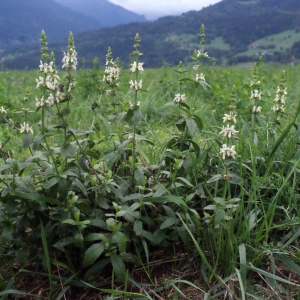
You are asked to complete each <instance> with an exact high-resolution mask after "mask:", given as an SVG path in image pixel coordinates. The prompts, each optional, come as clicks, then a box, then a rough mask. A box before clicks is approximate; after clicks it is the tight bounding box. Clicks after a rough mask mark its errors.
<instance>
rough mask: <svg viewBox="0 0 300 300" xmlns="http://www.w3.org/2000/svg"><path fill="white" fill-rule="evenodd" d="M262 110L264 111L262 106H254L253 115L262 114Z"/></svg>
mask: <svg viewBox="0 0 300 300" xmlns="http://www.w3.org/2000/svg"><path fill="white" fill-rule="evenodd" d="M261 109H262V107H261V106H255V105H254V106H253V108H252V112H253V113H257V114H260V113H261Z"/></svg>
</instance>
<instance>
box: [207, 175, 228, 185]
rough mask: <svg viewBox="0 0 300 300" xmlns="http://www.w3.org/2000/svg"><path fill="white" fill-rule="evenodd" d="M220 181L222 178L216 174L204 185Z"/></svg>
mask: <svg viewBox="0 0 300 300" xmlns="http://www.w3.org/2000/svg"><path fill="white" fill-rule="evenodd" d="M220 179H224V177H223V176H222V175H221V174H216V175H213V176H212V177H211V178H210V179H209V180H208V181H207V182H206V183H212V182H215V181H218V180H220Z"/></svg>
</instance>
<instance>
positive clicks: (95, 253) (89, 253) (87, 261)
mask: <svg viewBox="0 0 300 300" xmlns="http://www.w3.org/2000/svg"><path fill="white" fill-rule="evenodd" d="M104 250H105V245H104V243H102V242H101V243H97V244H94V245H92V246H91V247H89V248H88V249H87V250H86V251H85V253H84V258H83V263H82V266H83V267H84V268H85V267H87V266H90V265H92V264H93V263H94V262H95V261H96V260H97V259H98V258H99V256H100V255H101V254H102V253H103V251H104Z"/></svg>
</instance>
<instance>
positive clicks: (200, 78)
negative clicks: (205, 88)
mask: <svg viewBox="0 0 300 300" xmlns="http://www.w3.org/2000/svg"><path fill="white" fill-rule="evenodd" d="M196 81H204V82H205V75H204V74H203V73H200V74H196Z"/></svg>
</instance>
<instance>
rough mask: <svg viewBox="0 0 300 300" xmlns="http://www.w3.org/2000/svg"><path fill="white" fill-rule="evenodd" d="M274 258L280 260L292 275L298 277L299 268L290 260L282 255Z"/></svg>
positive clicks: (299, 273) (276, 255)
mask: <svg viewBox="0 0 300 300" xmlns="http://www.w3.org/2000/svg"><path fill="white" fill-rule="evenodd" d="M274 256H275V258H278V259H280V260H281V261H282V262H283V263H284V264H286V265H287V266H288V267H289V268H290V269H291V270H292V271H293V272H294V273H296V274H298V275H299V276H300V267H299V265H297V264H295V263H294V262H293V261H292V260H291V259H289V258H288V257H286V256H285V255H284V254H277V253H276V254H275V255H274Z"/></svg>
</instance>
